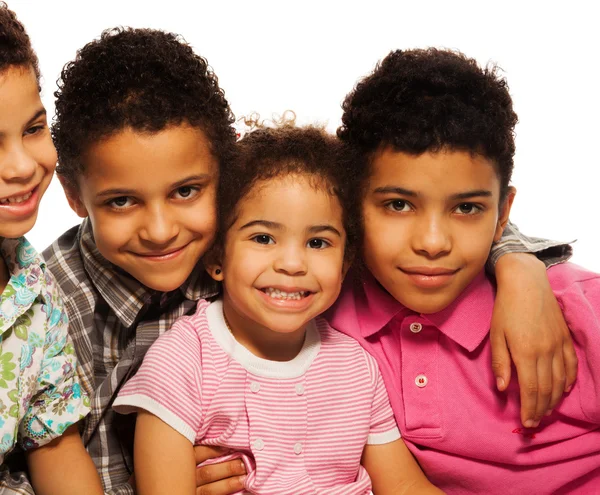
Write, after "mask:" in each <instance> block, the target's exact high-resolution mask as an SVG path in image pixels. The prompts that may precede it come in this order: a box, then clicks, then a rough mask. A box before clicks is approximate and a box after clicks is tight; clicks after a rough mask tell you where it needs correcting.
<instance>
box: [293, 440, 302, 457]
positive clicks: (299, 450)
mask: <svg viewBox="0 0 600 495" xmlns="http://www.w3.org/2000/svg"><path fill="white" fill-rule="evenodd" d="M301 453H302V444H301V443H300V442H297V443H296V444H295V445H294V454H296V455H300V454H301Z"/></svg>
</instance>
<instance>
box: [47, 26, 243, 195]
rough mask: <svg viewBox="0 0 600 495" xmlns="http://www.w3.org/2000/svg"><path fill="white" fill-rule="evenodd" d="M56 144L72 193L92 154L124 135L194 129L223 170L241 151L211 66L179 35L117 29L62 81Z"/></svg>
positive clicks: (69, 67)
mask: <svg viewBox="0 0 600 495" xmlns="http://www.w3.org/2000/svg"><path fill="white" fill-rule="evenodd" d="M58 86H59V88H58V90H57V91H56V92H55V93H54V95H55V96H56V116H55V119H54V123H53V125H52V137H53V139H54V144H55V146H56V149H57V151H58V162H59V166H58V168H57V173H58V174H60V175H61V177H62V178H63V180H66V181H67V183H68V184H69V185H71V186H74V187H77V181H78V179H79V177H80V176H81V174H83V173H84V172H85V166H84V164H83V156H84V154H85V152H86V149H87V148H88V147H89V146H90V145H92V144H94V143H96V142H98V141H99V140H100V139H103V138H106V137H108V136H111V135H113V134H115V133H117V132H119V131H121V130H123V129H124V128H128V127H130V128H132V129H134V130H136V131H140V132H150V133H153V132H158V131H161V130H163V129H165V128H166V127H167V126H171V125H179V124H182V123H186V124H189V125H191V126H193V127H197V128H199V129H201V130H202V131H203V132H204V133H205V134H206V136H207V138H208V140H209V142H210V144H211V149H212V152H213V154H214V156H215V157H216V158H217V160H218V162H219V165H220V166H221V167H223V165H224V164H226V163H228V162H229V160H230V158H231V154H232V153H233V149H234V146H235V131H234V129H233V127H232V124H233V122H234V118H233V114H232V112H231V109H230V108H229V103H228V102H227V100H226V99H225V94H224V92H223V90H222V89H221V88H220V87H219V84H218V80H217V76H216V75H215V74H214V73H213V71H212V69H211V68H210V67H209V66H208V63H207V61H206V60H205V59H204V58H202V57H200V56H198V55H196V54H195V53H194V52H193V50H192V48H191V47H190V46H189V45H188V44H187V43H186V42H185V41H184V40H183V39H182V38H181V37H179V36H178V35H176V34H173V33H167V32H164V31H160V30H153V29H133V28H113V29H109V30H106V31H104V32H103V33H102V35H101V36H100V39H97V40H94V41H92V42H90V43H88V44H87V45H85V46H84V47H83V48H82V49H81V50H79V51H78V52H77V56H76V58H75V60H74V61H72V62H69V63H68V64H66V65H65V67H64V68H63V70H62V74H61V77H60V79H59V81H58Z"/></svg>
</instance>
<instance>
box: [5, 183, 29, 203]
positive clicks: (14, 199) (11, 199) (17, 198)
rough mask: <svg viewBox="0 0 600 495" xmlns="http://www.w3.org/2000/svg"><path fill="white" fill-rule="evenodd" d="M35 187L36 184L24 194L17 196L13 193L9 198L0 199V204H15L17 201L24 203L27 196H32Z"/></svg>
mask: <svg viewBox="0 0 600 495" xmlns="http://www.w3.org/2000/svg"><path fill="white" fill-rule="evenodd" d="M36 188H37V186H36V187H34V188H33V189H32V190H31V191H29V192H27V193H25V194H21V195H19V196H16V195H15V196H11V197H9V198H3V199H0V205H15V204H19V203H25V201H27V200H28V199H29V198H31V196H33V193H34V192H35V190H36Z"/></svg>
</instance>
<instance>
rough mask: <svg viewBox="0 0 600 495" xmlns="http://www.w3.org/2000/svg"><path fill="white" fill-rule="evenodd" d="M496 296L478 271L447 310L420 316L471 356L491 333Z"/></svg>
mask: <svg viewBox="0 0 600 495" xmlns="http://www.w3.org/2000/svg"><path fill="white" fill-rule="evenodd" d="M495 296H496V291H495V288H494V286H493V285H492V283H491V282H490V281H489V280H488V278H487V277H486V275H485V272H484V271H481V273H480V274H479V275H477V277H475V279H474V280H473V281H472V282H471V283H470V284H469V285H468V286H467V288H466V289H465V290H464V291H463V292H462V294H461V295H460V296H458V298H456V300H455V301H454V302H453V303H452V304H450V306H448V307H447V308H445V309H443V310H442V311H439V312H437V313H433V314H429V315H422V316H423V318H424V319H426V320H429V321H430V322H431V323H432V324H433V325H434V326H435V327H437V328H438V329H439V330H440V331H441V332H442V333H443V334H444V335H446V337H448V338H450V339H452V340H453V341H454V342H456V343H457V344H459V345H460V346H462V347H464V348H465V349H466V350H467V351H469V352H472V351H474V350H475V349H477V347H479V344H481V342H482V341H483V339H484V338H485V337H486V336H487V334H488V333H489V331H490V326H491V322H492V312H493V309H494V299H495Z"/></svg>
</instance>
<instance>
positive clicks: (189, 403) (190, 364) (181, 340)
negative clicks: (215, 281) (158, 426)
mask: <svg viewBox="0 0 600 495" xmlns="http://www.w3.org/2000/svg"><path fill="white" fill-rule="evenodd" d="M200 363H201V345H200V340H199V336H198V333H197V332H196V330H195V329H194V328H193V325H192V324H191V322H190V318H189V317H183V318H181V319H180V320H178V321H177V322H175V324H174V325H173V328H172V329H171V330H169V331H168V332H167V333H165V334H164V335H162V336H161V337H160V338H159V339H158V340H157V341H156V342H155V343H154V344H153V345H152V347H150V349H149V350H148V352H147V354H146V356H145V357H144V361H143V363H142V366H141V367H140V369H139V371H138V372H137V373H136V374H135V376H134V377H133V378H132V379H131V380H129V381H128V382H127V383H126V384H125V385H124V387H123V389H122V390H121V392H119V396H118V397H117V399H116V400H115V402H114V404H113V408H114V409H115V411H117V412H118V413H121V414H129V413H133V412H137V410H138V409H143V410H145V411H148V412H149V413H151V414H153V415H155V416H156V417H158V418H159V419H161V420H162V421H164V422H165V423H167V424H168V425H169V426H171V427H172V428H173V429H174V430H176V431H177V432H179V433H180V434H181V435H183V436H184V437H186V438H187V439H188V440H189V441H190V442H192V443H194V441H195V439H196V432H197V431H198V430H199V427H200V419H201V405H202V404H201V400H200V399H201V388H200V387H201V383H202V378H201V377H202V375H201V364H200Z"/></svg>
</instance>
